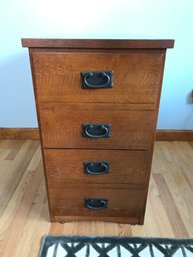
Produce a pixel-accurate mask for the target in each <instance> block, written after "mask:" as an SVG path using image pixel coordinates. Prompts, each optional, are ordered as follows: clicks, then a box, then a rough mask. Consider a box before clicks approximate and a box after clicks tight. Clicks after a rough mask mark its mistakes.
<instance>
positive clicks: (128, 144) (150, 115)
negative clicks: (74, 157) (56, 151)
mask: <svg viewBox="0 0 193 257" xmlns="http://www.w3.org/2000/svg"><path fill="white" fill-rule="evenodd" d="M98 106H99V105H97V104H89V105H84V104H63V103H41V104H39V108H40V123H41V129H42V138H43V147H45V148H91V149H152V147H153V142H154V131H155V126H156V124H155V120H156V116H157V112H155V111H135V110H131V111H130V110H124V109H123V108H124V106H122V105H121V109H118V108H117V109H115V108H114V109H113V105H110V104H109V105H107V104H106V105H104V106H103V105H102V104H101V105H100V107H99V108H98ZM85 123H86V124H87V123H88V124H111V129H110V134H111V136H110V137H109V138H88V137H83V126H82V124H85Z"/></svg>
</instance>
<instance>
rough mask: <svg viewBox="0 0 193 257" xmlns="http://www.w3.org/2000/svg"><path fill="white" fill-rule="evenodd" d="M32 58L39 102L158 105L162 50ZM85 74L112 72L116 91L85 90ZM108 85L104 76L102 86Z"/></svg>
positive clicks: (36, 55) (43, 54) (38, 54)
mask: <svg viewBox="0 0 193 257" xmlns="http://www.w3.org/2000/svg"><path fill="white" fill-rule="evenodd" d="M32 58H33V65H34V74H35V76H34V78H35V86H36V93H37V99H38V100H39V101H62V102H79V103H81V102H83V103H89V102H91V103H94V102H101V103H104V102H122V103H124V102H129V103H156V102H157V100H158V98H159V92H160V88H161V81H162V71H163V67H164V58H165V54H164V53H160V51H159V50H154V51H150V50H149V51H145V50H143V51H140V50H139V51H137V50H135V51H133V52H132V51H130V52H127V53H123V52H122V53H121V52H114V53H100V52H99V53H91V52H90V53H83V52H79V53H67V52H53V51H52V52H38V51H36V52H33V55H32ZM84 71H91V72H93V71H113V75H112V82H113V87H112V88H98V87H97V89H91V88H90V89H84V88H83V87H82V84H83V81H84V79H82V76H81V72H84ZM99 77H101V76H99ZM84 78H85V77H84ZM86 78H87V79H88V77H86ZM107 81H108V77H107V76H105V77H104V82H100V83H99V85H100V86H101V85H104V84H106V82H107ZM95 83H96V82H95ZM89 84H90V83H89ZM92 84H93V82H91V85H92ZM95 85H98V84H95Z"/></svg>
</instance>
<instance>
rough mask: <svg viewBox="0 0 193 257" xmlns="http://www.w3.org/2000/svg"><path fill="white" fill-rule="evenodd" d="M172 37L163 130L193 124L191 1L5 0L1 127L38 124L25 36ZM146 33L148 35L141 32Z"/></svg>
mask: <svg viewBox="0 0 193 257" xmlns="http://www.w3.org/2000/svg"><path fill="white" fill-rule="evenodd" d="M139 35H142V36H141V37H142V38H143V37H144V38H148V37H149V36H151V37H155V38H156V37H158V36H160V37H161V38H164V37H166V38H174V39H175V40H176V42H175V48H174V49H171V50H168V52H167V60H166V67H165V76H164V82H163V91H162V97H161V105H160V113H159V121H158V128H159V129H193V102H192V98H191V97H190V93H191V91H192V89H193V50H192V49H193V1H192V0H181V1H179V0H175V1H168V0H167V1H166V0H141V1H140V0H133V1H129V0H127V1H126V0H125V1H124V0H118V1H117V0H116V1H115V0H97V1H86V0H82V1H80V0H79V1H78V0H77V1H75V0H69V1H65V0H54V1H50V0H12V1H11V0H4V1H3V0H1V1H0V37H1V38H0V127H37V120H36V112H35V105H34V97H33V90H32V81H31V74H30V66H29V58H28V51H27V49H26V48H22V47H21V41H20V39H21V37H37V38H38V37H41V38H42V37H45V38H46V37H49V38H52V37H56V38H57V37H61V38H62V37H63V38H65V37H68V38H70V37H76V38H94V37H97V38H105V37H106V38H111V37H114V38H120V37H123V38H124V37H127V36H128V37H130V38H139V37H140V36H139ZM143 35H144V36H143Z"/></svg>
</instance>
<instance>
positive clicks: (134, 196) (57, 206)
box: [48, 184, 145, 220]
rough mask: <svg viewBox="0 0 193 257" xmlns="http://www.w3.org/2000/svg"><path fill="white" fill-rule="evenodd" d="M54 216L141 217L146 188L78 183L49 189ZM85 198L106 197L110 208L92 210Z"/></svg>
mask: <svg viewBox="0 0 193 257" xmlns="http://www.w3.org/2000/svg"><path fill="white" fill-rule="evenodd" d="M48 191H49V195H50V200H51V211H52V213H53V216H90V217H92V218H93V220H94V219H95V217H107V216H110V217H138V218H139V217H141V216H143V211H144V201H145V195H144V190H142V189H141V190H138V189H129V188H127V189H119V188H106V187H105V185H103V187H99V188H98V187H96V186H95V185H92V187H89V186H88V187H87V188H85V187H84V186H81V184H78V185H77V186H76V184H75V186H74V188H71V187H68V186H66V187H65V188H63V187H61V188H59V187H58V188H51V187H49V189H48ZM85 198H105V199H108V200H109V208H106V209H102V210H90V209H88V208H85V207H84V199H85Z"/></svg>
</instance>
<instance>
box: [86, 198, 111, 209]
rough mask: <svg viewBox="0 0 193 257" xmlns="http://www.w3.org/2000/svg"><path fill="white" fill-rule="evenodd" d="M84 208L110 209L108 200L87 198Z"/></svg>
mask: <svg viewBox="0 0 193 257" xmlns="http://www.w3.org/2000/svg"><path fill="white" fill-rule="evenodd" d="M84 207H85V208H88V209H91V210H101V209H105V208H108V199H104V198H85V199H84Z"/></svg>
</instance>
